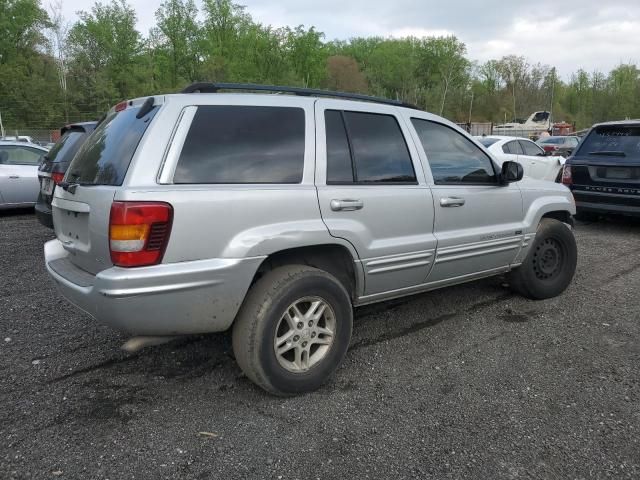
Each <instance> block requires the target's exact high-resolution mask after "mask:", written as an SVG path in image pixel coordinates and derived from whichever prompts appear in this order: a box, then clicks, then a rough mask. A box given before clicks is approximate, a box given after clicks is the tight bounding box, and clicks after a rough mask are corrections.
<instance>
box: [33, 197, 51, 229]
mask: <svg viewBox="0 0 640 480" xmlns="http://www.w3.org/2000/svg"><path fill="white" fill-rule="evenodd" d="M35 211H36V218H37V219H38V221H39V222H40V223H41V224H42V225H44V226H45V227H47V228H51V229H53V216H52V215H51V207H50V206H49V205H47V204H46V203H44V202H41V201H40V200H39V201H38V203H36V205H35Z"/></svg>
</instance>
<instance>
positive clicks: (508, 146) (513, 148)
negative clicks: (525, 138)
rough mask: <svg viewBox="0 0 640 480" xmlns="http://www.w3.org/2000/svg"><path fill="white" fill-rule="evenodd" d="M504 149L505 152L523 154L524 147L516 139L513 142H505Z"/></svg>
mask: <svg viewBox="0 0 640 480" xmlns="http://www.w3.org/2000/svg"><path fill="white" fill-rule="evenodd" d="M502 151H503V152H504V153H510V154H513V155H522V154H523V151H522V148H520V144H519V143H518V142H517V141H515V140H514V141H513V142H508V143H505V144H504V145H503V146H502Z"/></svg>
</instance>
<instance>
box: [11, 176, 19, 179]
mask: <svg viewBox="0 0 640 480" xmlns="http://www.w3.org/2000/svg"><path fill="white" fill-rule="evenodd" d="M9 178H13V179H16V178H20V175H9Z"/></svg>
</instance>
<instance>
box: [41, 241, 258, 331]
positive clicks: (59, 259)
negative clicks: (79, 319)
mask: <svg viewBox="0 0 640 480" xmlns="http://www.w3.org/2000/svg"><path fill="white" fill-rule="evenodd" d="M44 254H45V264H46V267H47V270H48V272H49V274H50V275H51V277H52V278H53V280H54V281H55V282H56V284H57V286H58V288H59V289H60V291H61V293H62V295H63V296H64V297H65V298H66V299H67V300H69V301H70V302H71V303H73V304H74V305H76V306H77V307H78V308H80V309H82V310H84V311H85V312H86V313H88V314H89V315H91V316H92V317H93V318H95V319H96V320H97V321H98V322H100V323H103V324H105V325H109V326H111V327H113V328H115V329H117V330H121V331H124V332H127V333H130V334H133V335H183V334H194V333H207V332H220V331H224V330H226V329H228V328H229V327H230V326H231V324H232V323H233V320H234V318H235V316H236V313H237V312H238V309H239V308H240V305H241V304H242V301H243V299H244V296H245V294H246V292H247V290H248V288H249V285H250V283H251V280H252V279H253V276H254V274H255V272H256V271H257V269H258V267H259V265H260V263H262V260H263V259H264V257H252V258H247V259H225V258H219V259H211V260H198V261H190V262H181V263H173V264H162V265H156V266H152V267H141V268H120V267H111V268H107V269H106V270H103V271H101V272H99V273H98V274H97V275H92V274H90V273H88V272H85V271H84V270H81V269H79V268H78V267H76V266H75V265H74V264H73V263H72V262H71V261H69V258H68V257H69V253H68V252H67V251H66V250H65V249H64V248H63V246H62V243H60V241H58V240H51V241H49V242H47V243H46V244H45V247H44Z"/></svg>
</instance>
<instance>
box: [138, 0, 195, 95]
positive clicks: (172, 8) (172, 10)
mask: <svg viewBox="0 0 640 480" xmlns="http://www.w3.org/2000/svg"><path fill="white" fill-rule="evenodd" d="M197 15H198V9H197V8H196V5H195V3H194V2H193V0H186V1H185V0H165V1H164V2H162V3H161V4H160V8H158V10H156V22H157V27H156V28H154V29H152V31H151V34H150V36H151V38H152V39H153V40H154V44H155V49H156V52H155V55H154V57H155V58H154V60H155V63H156V64H160V65H167V67H168V73H167V74H165V72H162V74H161V77H162V78H166V77H167V76H168V77H169V80H170V82H169V84H168V86H170V87H172V88H175V87H176V86H178V84H180V83H184V82H185V81H194V80H196V79H197V77H198V74H199V63H200V44H199V43H200V42H199V40H200V29H199V27H198V24H197V22H196V17H197ZM164 85H165V84H164V83H161V86H164Z"/></svg>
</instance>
